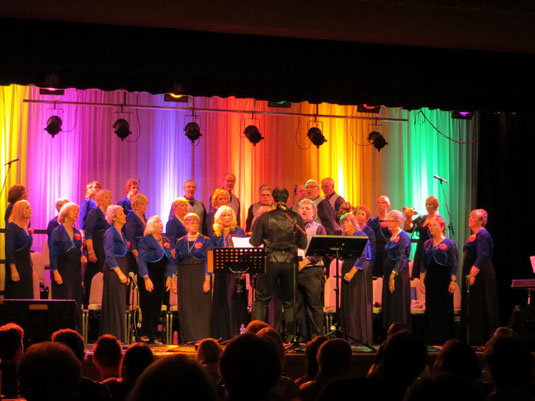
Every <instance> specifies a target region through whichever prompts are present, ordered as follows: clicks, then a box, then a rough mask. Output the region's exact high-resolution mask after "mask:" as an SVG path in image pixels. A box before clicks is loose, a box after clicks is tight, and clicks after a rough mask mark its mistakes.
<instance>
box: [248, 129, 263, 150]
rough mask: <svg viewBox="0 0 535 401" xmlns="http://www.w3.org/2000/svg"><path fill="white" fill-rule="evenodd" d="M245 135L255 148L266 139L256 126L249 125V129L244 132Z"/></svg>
mask: <svg viewBox="0 0 535 401" xmlns="http://www.w3.org/2000/svg"><path fill="white" fill-rule="evenodd" d="M243 133H244V134H245V136H246V137H247V139H249V142H251V143H252V144H253V145H254V146H256V144H257V143H258V142H260V141H261V140H262V139H264V137H263V136H262V134H261V133H260V131H258V128H257V127H256V125H248V126H247V128H245V131H243Z"/></svg>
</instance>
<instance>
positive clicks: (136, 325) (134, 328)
mask: <svg viewBox="0 0 535 401" xmlns="http://www.w3.org/2000/svg"><path fill="white" fill-rule="evenodd" d="M128 276H129V277H130V309H131V310H132V332H133V337H134V338H135V339H136V341H139V338H140V335H139V333H138V328H141V322H142V319H143V317H142V315H141V308H140V307H139V305H134V291H133V290H134V288H135V291H137V294H138V296H137V299H138V300H139V287H138V286H137V282H136V276H135V274H134V272H130V273H129V274H128ZM132 287H134V288H132ZM136 311H137V312H138V313H137V315H138V319H137V323H136Z"/></svg>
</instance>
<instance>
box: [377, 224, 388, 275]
mask: <svg viewBox="0 0 535 401" xmlns="http://www.w3.org/2000/svg"><path fill="white" fill-rule="evenodd" d="M386 242H387V240H386V238H385V237H384V235H383V234H382V233H381V232H379V234H377V233H375V262H374V263H373V276H375V277H381V276H382V275H383V274H385V272H386V270H385V268H384V266H383V265H384V263H385V259H388V256H386V255H385V245H386ZM390 271H391V270H390Z"/></svg>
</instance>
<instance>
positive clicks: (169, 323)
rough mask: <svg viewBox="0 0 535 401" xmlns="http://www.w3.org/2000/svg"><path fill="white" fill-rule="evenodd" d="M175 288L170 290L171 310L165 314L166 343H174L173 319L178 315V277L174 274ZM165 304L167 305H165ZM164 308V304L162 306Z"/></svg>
mask: <svg viewBox="0 0 535 401" xmlns="http://www.w3.org/2000/svg"><path fill="white" fill-rule="evenodd" d="M173 288H174V290H173V289H171V291H169V310H168V311H167V313H166V315H165V343H166V344H172V343H173V321H174V318H175V316H177V315H178V293H177V277H176V275H175V276H173ZM164 306H165V305H164ZM162 308H163V306H162Z"/></svg>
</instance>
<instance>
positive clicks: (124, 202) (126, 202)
mask: <svg viewBox="0 0 535 401" xmlns="http://www.w3.org/2000/svg"><path fill="white" fill-rule="evenodd" d="M117 204H118V205H119V206H121V207H122V208H123V210H124V214H125V215H127V216H128V215H129V214H130V213H132V203H131V202H130V199H128V196H127V197H125V198H123V199H121V200H120V201H119V202H117Z"/></svg>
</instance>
